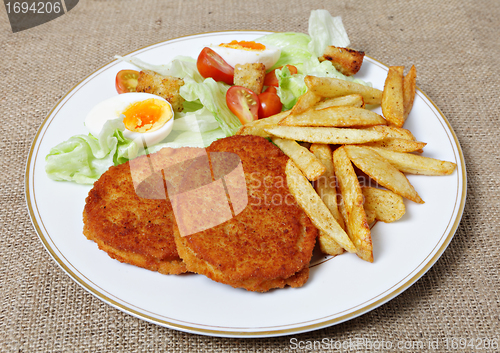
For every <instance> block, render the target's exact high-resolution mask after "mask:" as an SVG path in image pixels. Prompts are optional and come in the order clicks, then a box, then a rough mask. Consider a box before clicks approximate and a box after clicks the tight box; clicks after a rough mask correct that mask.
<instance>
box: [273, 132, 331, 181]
mask: <svg viewBox="0 0 500 353" xmlns="http://www.w3.org/2000/svg"><path fill="white" fill-rule="evenodd" d="M272 141H273V143H274V144H275V145H276V146H278V147H279V148H280V149H281V150H282V151H283V153H284V154H286V155H287V156H288V157H290V158H291V159H292V160H293V161H294V162H295V164H296V165H297V166H298V167H299V168H300V170H301V171H302V172H303V173H304V174H305V176H306V177H307V179H309V180H311V181H314V180H317V179H318V178H319V177H320V176H321V175H323V173H324V172H325V166H324V165H323V164H321V162H320V161H319V160H318V159H317V158H316V157H315V156H314V154H312V153H311V152H310V151H309V150H308V149H307V148H305V147H302V146H301V145H299V144H298V143H297V142H295V141H293V140H287V139H281V138H278V137H273V138H272Z"/></svg>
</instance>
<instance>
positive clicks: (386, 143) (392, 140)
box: [364, 137, 427, 152]
mask: <svg viewBox="0 0 500 353" xmlns="http://www.w3.org/2000/svg"><path fill="white" fill-rule="evenodd" d="M364 145H365V146H370V147H380V148H387V149H388V150H391V151H396V152H417V151H422V149H423V148H424V147H425V145H427V143H425V142H419V141H413V140H407V139H402V138H397V137H386V138H385V139H383V140H381V141H375V142H368V143H365V144H364Z"/></svg>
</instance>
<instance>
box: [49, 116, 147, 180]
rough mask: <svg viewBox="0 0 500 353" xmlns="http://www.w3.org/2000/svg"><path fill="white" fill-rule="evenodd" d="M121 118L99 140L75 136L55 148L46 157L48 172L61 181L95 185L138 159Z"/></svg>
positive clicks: (102, 133) (104, 130)
mask: <svg viewBox="0 0 500 353" xmlns="http://www.w3.org/2000/svg"><path fill="white" fill-rule="evenodd" d="M123 130H125V125H124V124H123V121H122V120H121V119H120V118H117V119H113V120H109V121H107V122H106V123H105V124H104V126H103V128H102V131H101V133H100V134H99V136H98V137H97V138H96V137H94V136H92V135H90V134H89V135H76V136H73V137H70V138H69V139H68V140H67V141H64V142H62V143H60V144H58V145H57V146H55V147H53V148H52V149H51V150H50V152H49V154H48V155H47V156H46V157H45V161H46V164H45V172H46V173H47V175H48V176H49V178H51V179H53V180H58V181H74V182H76V183H78V184H93V183H94V182H95V181H96V180H97V179H99V177H100V176H101V174H102V173H104V172H105V171H106V170H108V168H109V167H110V166H112V165H118V164H121V163H124V162H126V161H127V160H128V159H132V158H134V157H135V156H136V155H137V152H138V148H137V145H136V144H135V143H134V142H133V141H131V140H128V139H126V138H124V137H123V133H122V131H123Z"/></svg>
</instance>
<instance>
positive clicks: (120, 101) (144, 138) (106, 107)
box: [85, 92, 174, 147]
mask: <svg viewBox="0 0 500 353" xmlns="http://www.w3.org/2000/svg"><path fill="white" fill-rule="evenodd" d="M150 98H155V99H158V100H161V101H164V102H166V103H167V104H168V105H169V106H170V111H171V112H172V118H170V120H168V121H167V122H166V123H165V125H163V126H162V127H160V128H159V129H158V130H155V131H152V132H135V131H130V130H127V129H125V130H124V131H123V136H124V137H125V138H127V139H130V140H133V141H134V142H136V143H137V144H139V145H140V146H142V145H145V146H148V147H150V146H152V145H155V144H157V143H159V142H161V141H162V140H163V139H165V137H167V136H168V134H170V132H171V131H172V127H173V126H174V117H173V114H174V113H173V109H172V106H171V105H170V103H169V102H168V101H167V100H166V99H164V98H162V97H159V96H156V95H154V94H150V93H138V92H130V93H123V94H119V95H117V96H114V97H112V98H109V99H106V100H105V101H102V102H101V103H99V104H97V105H96V106H95V107H94V108H92V110H91V111H90V112H89V113H88V114H87V117H86V118H85V126H86V127H87V129H88V130H89V131H90V133H91V134H92V135H94V136H96V137H97V136H99V133H100V132H101V130H102V128H103V126H104V123H105V122H106V121H108V120H112V119H116V118H119V117H120V115H121V114H122V112H123V111H125V109H126V108H127V107H128V106H129V105H130V104H132V103H136V102H140V101H144V100H146V99H150Z"/></svg>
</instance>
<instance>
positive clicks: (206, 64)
mask: <svg viewBox="0 0 500 353" xmlns="http://www.w3.org/2000/svg"><path fill="white" fill-rule="evenodd" d="M196 67H197V68H198V71H199V72H200V74H201V76H203V77H205V78H208V77H211V78H213V79H214V80H215V81H222V82H225V83H227V84H228V85H232V84H233V78H234V68H233V67H232V66H231V65H229V64H228V63H227V62H225V61H224V59H222V58H221V56H220V55H219V54H217V53H216V52H214V51H213V50H212V49H210V48H208V47H205V48H203V50H202V51H201V53H200V55H199V56H198V60H197V61H196Z"/></svg>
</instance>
